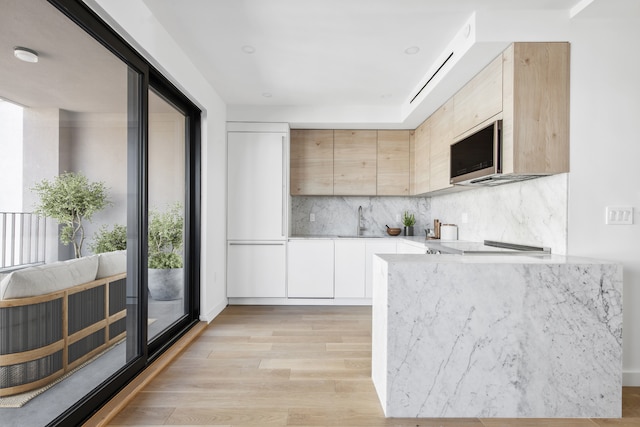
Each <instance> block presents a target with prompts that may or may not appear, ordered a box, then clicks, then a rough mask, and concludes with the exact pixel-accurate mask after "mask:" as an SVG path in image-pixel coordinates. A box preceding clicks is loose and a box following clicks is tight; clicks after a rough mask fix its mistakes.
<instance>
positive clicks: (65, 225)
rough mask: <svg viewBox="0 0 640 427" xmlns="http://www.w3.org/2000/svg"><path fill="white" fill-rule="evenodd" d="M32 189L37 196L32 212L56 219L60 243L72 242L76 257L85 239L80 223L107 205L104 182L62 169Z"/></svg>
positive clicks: (89, 218)
mask: <svg viewBox="0 0 640 427" xmlns="http://www.w3.org/2000/svg"><path fill="white" fill-rule="evenodd" d="M32 191H34V192H35V193H37V194H38V196H39V197H40V203H39V204H38V205H36V212H37V213H39V214H42V215H44V216H47V217H49V218H53V219H55V220H56V221H58V223H59V224H60V225H61V226H62V228H61V230H60V242H62V243H63V244H65V245H68V244H69V243H73V250H74V253H75V257H76V258H80V257H81V256H82V245H83V243H84V239H85V235H84V227H83V224H82V222H83V221H84V220H87V221H91V217H92V216H93V214H94V213H96V212H98V211H100V210H102V209H104V208H105V207H107V206H109V205H110V204H111V203H110V202H109V200H108V199H107V188H106V186H105V184H104V182H89V180H88V179H87V177H86V176H84V175H82V174H81V173H74V172H65V173H63V174H61V175H58V176H56V177H55V178H54V179H53V181H49V180H46V179H45V180H43V181H41V182H39V183H37V184H36V185H35V186H34V187H33V188H32Z"/></svg>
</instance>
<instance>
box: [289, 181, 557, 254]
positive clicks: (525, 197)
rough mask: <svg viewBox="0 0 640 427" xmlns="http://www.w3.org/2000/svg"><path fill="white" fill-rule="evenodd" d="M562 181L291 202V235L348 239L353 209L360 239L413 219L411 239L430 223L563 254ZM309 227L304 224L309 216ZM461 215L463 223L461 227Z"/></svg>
mask: <svg viewBox="0 0 640 427" xmlns="http://www.w3.org/2000/svg"><path fill="white" fill-rule="evenodd" d="M567 194H568V175H567V174H560V175H552V176H548V177H542V178H536V179H532V180H529V181H523V182H517V183H511V184H505V185H500V186H497V187H479V188H474V189H470V190H467V191H462V192H458V193H452V194H446V195H440V196H433V197H430V198H424V197H339V196H334V197H330V196H322V197H292V198H291V233H290V234H291V235H354V234H355V233H356V228H357V225H356V224H357V211H358V206H362V208H363V216H364V219H365V221H364V226H365V227H366V229H365V230H364V231H363V234H364V235H369V236H373V235H384V234H386V231H385V225H387V224H388V225H389V227H402V223H401V222H400V221H396V215H398V214H400V215H402V213H403V212H404V211H409V212H412V213H414V214H415V216H416V225H415V229H414V234H415V235H416V236H424V235H425V232H424V229H425V228H433V220H434V219H436V218H437V219H439V220H440V221H441V222H442V223H444V224H456V225H457V226H458V239H460V240H469V241H478V242H481V241H483V240H499V241H504V242H511V243H521V244H529V245H535V246H545V247H550V248H551V251H552V253H555V254H566V251H567V203H568V196H567ZM312 213H313V214H314V215H315V222H310V221H309V214H312ZM462 214H466V216H467V222H466V223H463V222H462Z"/></svg>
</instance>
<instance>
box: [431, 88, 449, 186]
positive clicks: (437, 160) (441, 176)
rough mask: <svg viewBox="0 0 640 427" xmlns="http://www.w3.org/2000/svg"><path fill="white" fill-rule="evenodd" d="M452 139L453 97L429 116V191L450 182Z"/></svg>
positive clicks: (447, 184)
mask: <svg viewBox="0 0 640 427" xmlns="http://www.w3.org/2000/svg"><path fill="white" fill-rule="evenodd" d="M452 140H453V98H451V99H449V100H448V101H447V102H446V103H445V104H444V105H443V106H442V107H440V108H439V109H438V110H437V111H436V112H435V113H433V115H432V116H431V137H430V150H429V152H430V161H429V191H438V190H444V189H446V188H449V187H452V185H451V184H450V182H449V181H450V176H451V173H450V168H451V165H450V160H449V159H450V155H451V152H450V147H451V141H452Z"/></svg>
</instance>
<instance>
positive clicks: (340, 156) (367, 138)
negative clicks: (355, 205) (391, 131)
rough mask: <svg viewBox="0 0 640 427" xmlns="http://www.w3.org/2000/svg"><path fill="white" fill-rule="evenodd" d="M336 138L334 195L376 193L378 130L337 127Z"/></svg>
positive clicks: (334, 149) (334, 140) (334, 148)
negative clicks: (342, 128)
mask: <svg viewBox="0 0 640 427" xmlns="http://www.w3.org/2000/svg"><path fill="white" fill-rule="evenodd" d="M333 135H334V139H333V144H334V145H333V194H334V195H336V196H340V195H342V196H371V195H375V194H376V173H377V157H378V154H377V135H378V133H377V131H375V130H335V131H334V133H333Z"/></svg>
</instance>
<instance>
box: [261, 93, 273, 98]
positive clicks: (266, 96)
mask: <svg viewBox="0 0 640 427" xmlns="http://www.w3.org/2000/svg"><path fill="white" fill-rule="evenodd" d="M262 96H264V97H265V98H271V97H272V96H273V95H272V94H271V93H269V92H264V93H263V94H262Z"/></svg>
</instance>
